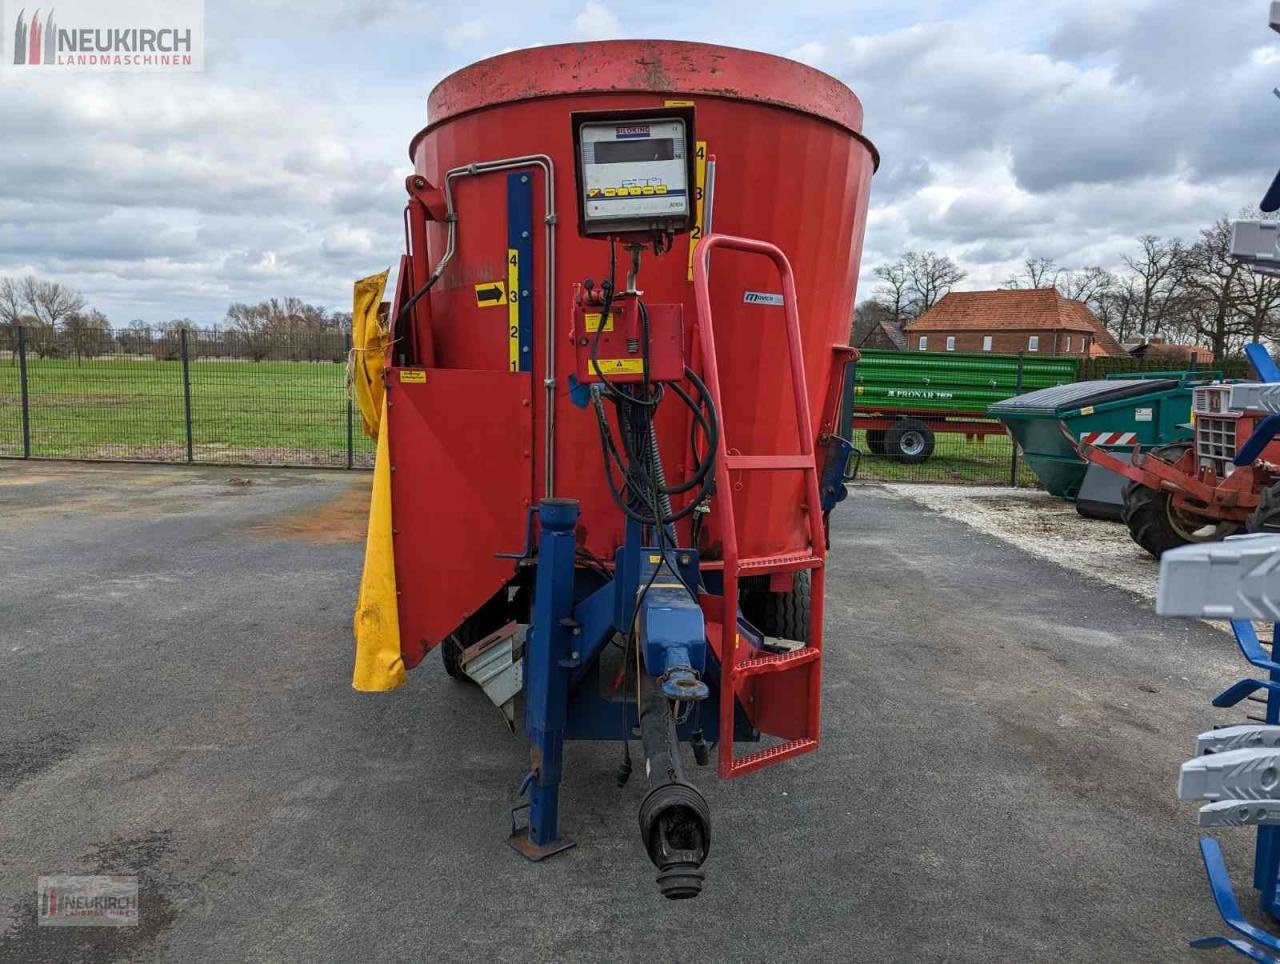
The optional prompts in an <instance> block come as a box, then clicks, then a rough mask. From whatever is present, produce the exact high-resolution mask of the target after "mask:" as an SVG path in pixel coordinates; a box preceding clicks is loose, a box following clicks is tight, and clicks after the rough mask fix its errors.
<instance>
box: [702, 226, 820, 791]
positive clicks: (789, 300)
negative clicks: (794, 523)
mask: <svg viewBox="0 0 1280 964" xmlns="http://www.w3.org/2000/svg"><path fill="white" fill-rule="evenodd" d="M716 248H725V249H730V250H735V251H743V252H746V253H748V254H759V255H763V256H764V257H767V258H768V259H769V260H771V261H772V262H773V264H774V267H775V268H776V269H777V271H778V275H779V278H780V281H781V284H782V302H783V311H784V318H785V322H784V324H785V328H786V333H787V354H788V358H789V360H790V362H791V386H792V393H793V395H794V400H795V408H796V428H797V431H798V432H799V435H800V454H801V455H802V456H806V457H807V458H808V459H809V460H810V463H811V464H810V465H809V466H807V467H805V468H804V469H802V471H803V472H804V474H805V477H806V482H807V486H806V493H805V501H806V503H807V505H806V507H805V508H806V510H807V513H808V517H809V543H810V551H811V552H812V553H813V555H814V556H815V557H817V558H818V559H819V560H823V559H824V558H825V555H826V540H825V539H824V538H823V533H824V527H823V524H822V500H821V497H820V492H819V484H818V473H817V462H816V455H815V452H814V435H813V424H812V419H811V418H810V417H809V398H808V390H807V385H806V380H805V372H804V347H803V344H802V342H801V336H800V309H799V303H798V299H797V296H796V285H795V274H794V273H793V271H792V270H791V263H790V262H789V261H788V260H787V256H786V255H785V254H784V253H783V252H782V249H781V248H779V247H778V246H777V245H775V244H770V243H769V242H768V241H758V240H756V239H754V238H740V237H736V236H733V235H728V234H707V235H704V236H703V238H702V239H701V240H700V241H699V242H698V245H697V247H696V248H695V249H694V253H693V291H694V304H695V308H696V311H697V328H698V338H699V347H700V349H701V353H702V366H703V374H704V375H705V381H706V384H707V388H708V390H709V391H710V393H711V398H712V401H713V402H714V403H715V406H716V410H717V411H719V412H721V431H720V438H719V445H718V448H719V451H718V452H717V453H716V455H717V458H716V469H715V473H716V492H717V499H716V501H717V502H718V503H719V505H718V506H717V508H718V510H719V513H720V519H721V527H720V528H721V532H720V538H721V544H722V547H723V556H724V590H723V595H722V597H721V599H722V605H723V612H722V614H721V622H720V625H721V641H720V657H721V659H720V707H719V710H720V712H719V732H720V748H719V753H718V756H719V760H718V769H719V771H720V774H721V776H725V777H727V776H732V775H733V773H734V771H735V767H734V760H733V722H734V701H735V698H736V693H735V687H734V678H735V677H736V676H737V664H736V648H737V645H736V644H737V632H736V627H737V613H738V573H739V562H740V557H739V552H738V533H737V525H736V522H735V520H734V512H733V486H732V483H731V481H730V478H729V466H728V442H727V433H726V431H725V428H724V415H723V412H724V406H723V404H722V401H721V395H720V373H719V368H718V363H717V360H716V342H715V331H714V325H713V323H712V312H711V291H710V285H709V280H708V279H709V270H710V262H711V252H712V251H713V250H715V249H716ZM823 575H824V574H823V572H822V570H821V568H819V569H815V570H814V575H813V578H814V585H813V587H812V588H813V594H812V598H811V600H810V626H811V631H810V640H809V641H808V643H807V644H806V645H808V646H810V647H812V648H813V649H815V650H818V651H821V649H822V639H821V626H822V597H823ZM813 627H817V628H816V630H815V629H813ZM810 680H811V687H812V688H811V691H810V696H809V699H810V714H811V728H812V730H813V733H812V738H814V739H815V741H816V734H817V719H816V717H817V706H818V700H819V698H820V695H819V687H820V669H819V664H818V663H814V664H812V670H811V675H810ZM793 742H797V741H793ZM799 742H805V741H799ZM815 745H816V742H815Z"/></svg>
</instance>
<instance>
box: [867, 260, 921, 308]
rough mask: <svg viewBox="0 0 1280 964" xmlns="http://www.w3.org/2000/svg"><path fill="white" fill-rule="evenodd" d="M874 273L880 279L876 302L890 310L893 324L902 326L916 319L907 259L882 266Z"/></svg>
mask: <svg viewBox="0 0 1280 964" xmlns="http://www.w3.org/2000/svg"><path fill="white" fill-rule="evenodd" d="M873 273H874V274H875V276H876V277H877V278H879V279H880V284H878V285H876V290H875V298H876V301H878V302H880V304H882V305H884V306H885V308H886V309H888V312H889V317H890V318H891V319H892V320H893V323H894V324H895V325H901V324H902V323H903V322H904V321H909V320H910V319H911V318H912V317H914V316H913V315H912V314H911V294H910V292H909V290H908V285H909V282H910V278H909V276H908V274H907V265H906V262H905V259H903V258H899V259H898V260H897V261H894V262H893V263H891V264H882V265H880V266H879V267H878V268H876V270H875V271H874V272H873Z"/></svg>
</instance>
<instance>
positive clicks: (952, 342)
mask: <svg viewBox="0 0 1280 964" xmlns="http://www.w3.org/2000/svg"><path fill="white" fill-rule="evenodd" d="M955 350H956V336H955V335H947V351H955Z"/></svg>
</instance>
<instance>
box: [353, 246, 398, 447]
mask: <svg viewBox="0 0 1280 964" xmlns="http://www.w3.org/2000/svg"><path fill="white" fill-rule="evenodd" d="M390 273H391V270H390V269H387V270H386V271H384V272H382V274H375V275H370V276H369V277H368V278H361V279H360V280H359V281H357V282H356V291H355V303H354V305H353V306H352V310H351V357H350V358H349V359H348V360H347V384H348V385H349V386H350V391H351V394H352V395H353V397H354V398H355V400H356V404H357V405H358V406H359V407H360V418H361V419H362V420H363V422H364V434H365V435H367V436H369V438H377V437H378V425H379V424H380V423H381V421H382V400H383V396H384V395H385V394H386V386H385V384H384V383H383V381H382V369H383V367H384V366H385V365H386V359H387V342H388V340H390V338H391V331H390V326H389V325H388V324H387V320H386V319H385V318H384V317H383V315H382V295H383V292H385V291H386V289H387V276H388V275H389V274H390Z"/></svg>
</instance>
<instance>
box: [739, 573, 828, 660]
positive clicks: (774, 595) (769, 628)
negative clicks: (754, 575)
mask: <svg viewBox="0 0 1280 964" xmlns="http://www.w3.org/2000/svg"><path fill="white" fill-rule="evenodd" d="M812 596H813V582H812V580H811V579H810V573H809V570H808V569H802V570H800V571H799V572H797V573H796V579H795V585H793V586H792V587H791V591H790V592H770V591H769V590H767V589H752V590H749V591H746V592H743V593H742V614H743V615H744V616H746V617H747V620H748V621H749V622H750V623H751V624H752V625H753V626H755V627H756V629H758V630H760V632H762V633H764V634H765V635H766V636H777V637H779V638H781V639H794V640H798V641H799V642H802V643H807V642H809V606H810V600H811V599H812Z"/></svg>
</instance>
